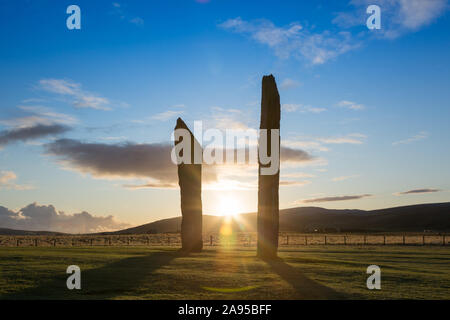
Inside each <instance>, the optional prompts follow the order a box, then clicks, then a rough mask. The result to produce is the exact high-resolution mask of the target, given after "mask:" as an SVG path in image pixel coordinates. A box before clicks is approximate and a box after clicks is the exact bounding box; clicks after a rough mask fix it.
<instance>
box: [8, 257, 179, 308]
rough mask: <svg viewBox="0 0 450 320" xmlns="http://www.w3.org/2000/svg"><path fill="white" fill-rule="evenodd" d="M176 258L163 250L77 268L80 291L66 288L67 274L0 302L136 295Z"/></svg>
mask: <svg viewBox="0 0 450 320" xmlns="http://www.w3.org/2000/svg"><path fill="white" fill-rule="evenodd" d="M179 256H181V254H180V253H178V252H176V251H163V252H155V253H152V254H150V255H144V256H138V257H131V258H126V259H121V260H119V261H117V262H113V263H111V264H107V265H105V266H103V267H101V268H97V269H90V270H86V271H83V268H82V267H81V266H80V267H81V290H69V289H67V287H66V280H67V278H68V277H69V275H68V274H65V273H58V275H56V276H55V278H54V280H52V281H50V282H46V283H41V284H40V285H38V286H37V287H33V288H27V289H24V290H21V291H18V292H14V293H10V294H5V295H1V296H0V299H7V300H22V299H42V300H44V299H114V298H115V297H118V296H124V295H126V294H127V293H131V295H136V289H138V288H140V287H142V286H141V285H142V284H144V282H145V280H146V279H147V278H148V277H150V276H151V274H152V273H153V272H155V271H156V270H158V269H159V268H161V267H163V266H165V265H168V264H169V263H170V262H171V261H172V260H173V259H175V258H176V257H179ZM64 271H65V270H64ZM133 293H134V294H133Z"/></svg>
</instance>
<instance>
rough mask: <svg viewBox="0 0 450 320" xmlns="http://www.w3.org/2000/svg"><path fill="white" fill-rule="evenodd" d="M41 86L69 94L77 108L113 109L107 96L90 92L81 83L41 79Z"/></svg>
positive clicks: (52, 91) (55, 91) (63, 94)
mask: <svg viewBox="0 0 450 320" xmlns="http://www.w3.org/2000/svg"><path fill="white" fill-rule="evenodd" d="M39 87H40V88H41V89H42V90H45V91H47V92H50V93H56V94H59V95H62V96H69V97H70V98H71V99H72V104H73V106H75V107H76V108H91V109H97V110H111V108H110V106H109V105H110V101H109V100H108V99H107V98H104V97H101V96H99V95H96V94H93V93H90V92H88V91H85V90H83V89H82V88H81V85H80V84H78V83H75V82H73V81H71V80H66V79H41V80H40V81H39Z"/></svg>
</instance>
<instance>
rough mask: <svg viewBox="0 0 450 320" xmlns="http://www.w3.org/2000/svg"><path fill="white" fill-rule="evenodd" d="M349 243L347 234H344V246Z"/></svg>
mask: <svg viewBox="0 0 450 320" xmlns="http://www.w3.org/2000/svg"><path fill="white" fill-rule="evenodd" d="M346 245H347V236H344V246H346Z"/></svg>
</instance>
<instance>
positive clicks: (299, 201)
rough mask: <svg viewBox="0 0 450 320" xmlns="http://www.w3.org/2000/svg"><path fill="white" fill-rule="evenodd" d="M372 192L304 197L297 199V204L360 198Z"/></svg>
mask: <svg viewBox="0 0 450 320" xmlns="http://www.w3.org/2000/svg"><path fill="white" fill-rule="evenodd" d="M371 196H372V195H371V194H361V195H350V196H336V197H323V198H312V199H303V200H297V201H295V203H296V204H301V203H317V202H334V201H347V200H358V199H363V198H367V197H371Z"/></svg>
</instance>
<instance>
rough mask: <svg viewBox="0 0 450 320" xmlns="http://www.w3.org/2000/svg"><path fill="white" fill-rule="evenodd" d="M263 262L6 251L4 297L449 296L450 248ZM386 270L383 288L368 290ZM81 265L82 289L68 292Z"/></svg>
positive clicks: (242, 253) (239, 255)
mask: <svg viewBox="0 0 450 320" xmlns="http://www.w3.org/2000/svg"><path fill="white" fill-rule="evenodd" d="M279 256H280V259H279V260H277V261H273V262H264V261H261V260H259V259H258V258H256V257H255V250H254V249H252V248H233V249H227V248H214V247H213V248H207V249H206V250H204V252H202V253H199V254H192V255H189V256H183V255H180V254H179V253H178V252H177V250H176V249H175V248H169V247H158V248H151V247H19V248H15V247H3V248H0V299H450V247H444V246H425V247H416V246H311V247H304V246H302V247H298V248H282V249H281V250H280V252H279ZM372 264H375V265H378V266H379V267H380V268H381V286H382V288H381V290H368V289H367V287H366V279H367V277H368V276H369V275H367V274H366V269H367V266H369V265H372ZM69 265H78V266H79V267H80V268H81V272H82V273H81V279H82V280H81V281H82V289H81V290H79V291H77V290H73V291H70V290H68V289H67V288H66V279H67V277H68V276H69V275H67V274H66V268H67V267H68V266H69Z"/></svg>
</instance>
